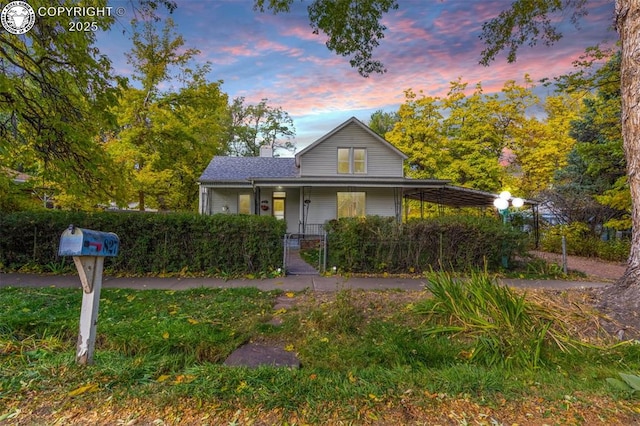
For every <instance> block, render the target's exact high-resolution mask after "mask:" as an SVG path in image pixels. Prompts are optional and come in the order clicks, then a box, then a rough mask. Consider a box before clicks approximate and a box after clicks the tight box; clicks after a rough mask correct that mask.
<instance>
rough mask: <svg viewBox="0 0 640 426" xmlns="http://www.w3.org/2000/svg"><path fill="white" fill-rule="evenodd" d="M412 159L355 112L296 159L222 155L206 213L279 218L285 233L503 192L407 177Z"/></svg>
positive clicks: (488, 198) (209, 179) (206, 188)
mask: <svg viewBox="0 0 640 426" xmlns="http://www.w3.org/2000/svg"><path fill="white" fill-rule="evenodd" d="M406 159H407V156H406V155H405V154H403V153H402V152H401V151H399V150H398V149H397V148H396V147H394V146H393V145H391V144H390V143H389V142H387V141H386V140H384V139H383V138H381V137H380V136H379V135H377V134H376V133H375V132H373V131H372V130H371V129H370V128H369V127H367V126H366V125H365V124H363V123H362V122H361V121H359V120H358V119H356V118H355V117H352V118H351V119H349V120H347V121H346V122H344V123H342V124H341V125H339V126H338V127H336V128H335V129H334V130H332V131H331V132H329V133H327V134H326V135H325V136H323V137H321V138H320V139H318V140H317V141H315V142H314V143H312V144H311V145H309V146H308V147H306V148H305V149H303V150H302V151H300V152H299V153H297V154H296V156H295V158H274V157H272V156H271V152H269V151H264V152H261V156H260V157H219V156H216V157H214V158H213V159H212V160H211V163H209V166H208V167H207V168H206V170H205V171H204V173H203V174H202V176H200V179H199V185H200V200H199V201H200V204H199V206H200V207H199V211H200V213H201V214H215V213H229V214H257V215H273V216H275V217H277V218H279V219H283V220H286V222H287V232H289V233H304V234H314V233H320V232H321V231H322V229H323V225H324V223H325V222H326V221H328V220H331V219H337V218H341V217H355V216H369V215H379V216H387V217H394V218H396V220H398V221H400V220H401V219H402V211H403V210H402V208H403V200H404V199H406V198H412V199H416V200H421V201H428V202H436V203H439V204H447V205H453V206H458V207H461V206H487V207H490V206H491V205H492V202H493V200H494V199H495V198H496V197H497V195H495V194H490V193H486V192H481V191H474V190H470V189H466V188H460V187H455V186H452V185H449V183H448V181H445V180H439V179H409V178H405V176H404V171H403V166H404V161H405V160H406Z"/></svg>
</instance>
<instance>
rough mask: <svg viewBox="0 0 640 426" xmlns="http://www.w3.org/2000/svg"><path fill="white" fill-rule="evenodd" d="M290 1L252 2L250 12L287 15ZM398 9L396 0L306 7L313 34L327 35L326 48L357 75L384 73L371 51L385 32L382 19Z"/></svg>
mask: <svg viewBox="0 0 640 426" xmlns="http://www.w3.org/2000/svg"><path fill="white" fill-rule="evenodd" d="M293 2H294V0H255V1H254V9H255V10H259V11H261V12H264V11H265V10H271V11H272V12H273V13H282V12H285V13H286V12H289V11H290V8H291V4H292V3H293ZM395 9H398V2H397V0H355V1H354V0H314V1H313V2H311V4H310V5H309V6H308V7H307V11H308V13H309V22H310V24H311V28H312V31H313V33H314V34H319V33H320V32H323V33H324V34H326V35H327V37H328V40H327V42H326V45H327V48H328V49H329V50H331V51H333V52H335V53H337V54H338V55H341V56H348V57H350V58H351V59H350V60H349V62H350V64H351V66H352V67H354V68H356V69H357V70H358V72H359V73H360V75H362V76H363V77H368V76H369V75H370V74H371V73H378V74H382V73H384V72H385V71H386V69H385V67H384V65H383V64H382V62H380V61H378V60H376V59H373V50H374V49H375V48H376V47H377V46H378V45H379V44H380V40H382V39H383V38H384V31H385V30H386V29H387V28H386V27H385V26H384V25H383V24H382V23H381V21H382V16H383V15H384V14H385V13H387V12H388V11H389V10H395Z"/></svg>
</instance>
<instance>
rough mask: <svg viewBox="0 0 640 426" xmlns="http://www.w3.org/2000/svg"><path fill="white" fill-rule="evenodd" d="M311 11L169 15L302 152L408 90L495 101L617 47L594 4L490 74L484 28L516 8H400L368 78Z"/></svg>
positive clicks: (472, 2) (119, 62)
mask: <svg viewBox="0 0 640 426" xmlns="http://www.w3.org/2000/svg"><path fill="white" fill-rule="evenodd" d="M308 4H309V2H308V1H300V0H296V1H295V2H294V4H293V7H292V10H291V12H290V13H288V14H281V15H273V14H271V13H260V12H257V11H254V10H253V1H252V0H215V1H197V0H196V1H178V9H177V10H176V11H175V12H174V13H173V15H172V18H173V19H174V21H175V23H176V24H177V28H176V30H177V31H178V32H180V33H181V34H183V36H184V38H185V41H186V47H194V48H197V49H199V50H200V51H201V53H200V55H199V56H198V58H197V60H198V61H201V62H205V61H209V62H210V63H211V73H210V75H209V79H210V80H211V81H217V80H223V82H224V83H223V84H222V90H223V91H225V92H226V93H227V94H228V95H229V97H230V98H233V97H236V96H244V97H245V98H246V99H247V102H249V103H257V102H259V101H260V100H261V99H262V98H267V99H268V100H269V102H268V103H269V104H270V105H272V106H280V107H282V108H283V109H284V110H285V111H287V112H288V113H289V114H290V115H291V117H292V118H293V121H294V124H295V127H296V143H297V145H298V150H300V149H302V148H303V147H304V146H306V145H307V144H309V143H311V142H313V141H314V140H315V139H317V138H318V137H320V136H322V135H323V134H325V133H327V132H328V131H330V130H332V129H333V128H334V127H335V126H336V125H338V124H340V123H342V122H343V121H346V120H347V119H348V118H350V117H351V116H355V117H357V118H358V119H360V120H362V121H364V122H367V121H368V119H369V117H370V115H371V113H372V112H374V111H375V110H378V109H383V110H385V111H396V110H397V109H398V106H399V105H400V104H401V103H402V102H403V101H404V91H405V90H406V89H409V88H411V89H413V91H414V92H418V91H423V92H424V93H425V94H426V95H431V96H443V95H445V94H446V93H447V91H448V87H449V82H451V81H453V80H456V79H458V78H459V77H460V78H462V80H463V81H465V82H468V83H469V85H470V86H474V85H475V84H476V83H478V82H481V83H482V85H483V88H484V89H485V93H491V92H494V91H499V90H500V88H501V87H502V86H503V84H504V83H505V82H506V81H507V80H516V81H517V82H522V80H523V76H524V75H525V74H529V75H530V76H531V78H532V79H533V80H534V81H538V80H540V79H542V78H545V77H554V76H557V75H561V74H563V73H566V72H568V71H570V70H571V69H572V62H573V61H574V60H576V59H577V58H578V57H579V56H580V55H581V54H583V53H584V50H585V48H586V47H588V46H593V45H595V44H603V43H604V44H606V45H608V46H612V45H613V44H614V43H615V41H616V40H617V34H616V33H615V31H614V30H613V28H612V23H613V19H612V17H613V7H614V5H613V1H612V0H608V1H607V0H589V2H588V11H589V13H588V15H587V16H586V17H584V18H582V20H581V21H580V23H579V29H576V28H575V27H574V26H573V25H572V24H571V23H570V22H569V18H570V16H569V15H568V14H567V15H566V16H564V17H559V19H563V20H562V22H561V23H560V25H561V28H562V30H563V31H562V32H563V34H564V38H563V39H562V40H561V41H560V42H558V43H556V44H555V45H554V46H552V47H545V46H537V47H535V48H529V47H528V46H525V47H523V48H522V49H521V51H520V52H519V53H518V60H517V62H516V63H514V64H508V63H507V62H506V60H505V59H504V56H502V57H500V58H498V59H497V60H496V61H494V62H493V63H492V64H491V66H489V67H484V66H481V65H479V64H478V61H479V57H480V52H481V51H482V50H483V44H482V41H481V40H480V39H479V38H478V36H479V34H480V33H481V29H482V24H483V23H484V22H485V21H487V20H489V19H491V18H493V17H495V16H497V15H498V13H499V12H500V11H501V10H504V9H505V8H508V7H509V6H510V4H511V1H508V0H494V1H490V0H399V5H400V8H399V9H398V10H393V11H391V12H390V13H389V14H387V15H386V17H385V18H384V19H383V23H384V24H385V25H386V27H387V31H386V33H385V38H384V39H383V40H382V43H381V45H380V46H379V47H378V49H377V50H376V51H375V54H374V55H375V58H376V59H379V60H381V61H382V62H383V63H384V65H385V66H386V68H387V70H388V71H387V73H386V74H383V75H378V74H376V75H372V76H371V77H369V78H363V77H361V76H360V75H359V74H358V73H357V71H356V70H354V69H352V68H351V67H350V65H349V61H348V58H344V57H340V56H337V55H336V54H334V53H332V52H330V51H329V50H328V49H327V48H326V46H325V45H324V43H325V41H326V36H324V35H322V34H320V35H314V34H313V33H312V30H311V27H310V26H309V22H308V17H307V6H308ZM109 5H112V6H114V7H115V6H123V7H126V8H127V13H126V14H125V16H123V17H122V18H119V21H120V22H119V23H116V24H115V25H114V27H113V29H112V30H111V32H110V33H108V34H101V35H99V44H98V46H99V47H100V49H101V51H102V52H103V53H106V54H107V55H108V56H109V57H110V58H111V60H112V61H113V63H114V66H115V68H116V70H117V72H118V73H119V74H121V75H125V76H129V75H130V74H131V67H130V66H129V65H128V64H127V62H126V58H125V52H127V51H128V50H129V49H130V46H131V43H130V40H129V38H130V35H131V34H130V26H129V25H128V21H129V20H130V19H131V18H133V12H132V11H131V10H130V9H131V3H130V2H129V1H110V2H109ZM165 15H166V14H165ZM550 90H551V89H541V92H542V93H541V94H542V95H544V93H546V92H547V91H550Z"/></svg>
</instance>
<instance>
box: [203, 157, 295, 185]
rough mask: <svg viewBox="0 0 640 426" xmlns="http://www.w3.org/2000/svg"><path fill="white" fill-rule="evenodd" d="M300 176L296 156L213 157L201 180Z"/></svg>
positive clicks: (240, 179)
mask: <svg viewBox="0 0 640 426" xmlns="http://www.w3.org/2000/svg"><path fill="white" fill-rule="evenodd" d="M297 176H298V168H297V167H296V165H295V158H278V157H213V159H212V160H211V162H210V163H209V165H208V166H207V168H206V169H205V170H204V172H203V173H202V176H200V179H198V181H200V182H215V181H242V180H247V179H251V178H293V177H297Z"/></svg>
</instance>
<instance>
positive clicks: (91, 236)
mask: <svg viewBox="0 0 640 426" xmlns="http://www.w3.org/2000/svg"><path fill="white" fill-rule="evenodd" d="M119 248H120V239H119V238H118V236H117V235H116V234H114V233H113V232H99V231H92V230H90V229H81V228H76V227H75V226H73V225H69V228H68V229H67V230H65V231H64V232H63V233H62V236H61V237H60V247H59V249H58V255H60V256H73V263H75V265H76V269H78V275H80V282H81V284H82V290H83V293H82V309H81V311H80V334H79V335H78V345H77V350H76V362H77V363H78V364H81V365H87V364H93V351H94V348H95V344H96V326H97V324H98V308H99V306H100V289H101V288H102V270H103V267H104V258H105V257H107V256H110V257H112V256H116V255H117V254H118V250H119Z"/></svg>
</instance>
